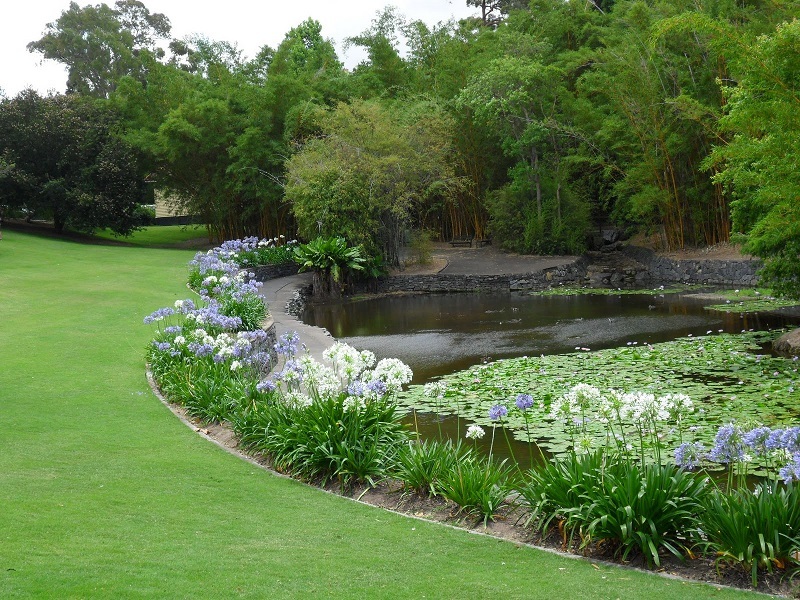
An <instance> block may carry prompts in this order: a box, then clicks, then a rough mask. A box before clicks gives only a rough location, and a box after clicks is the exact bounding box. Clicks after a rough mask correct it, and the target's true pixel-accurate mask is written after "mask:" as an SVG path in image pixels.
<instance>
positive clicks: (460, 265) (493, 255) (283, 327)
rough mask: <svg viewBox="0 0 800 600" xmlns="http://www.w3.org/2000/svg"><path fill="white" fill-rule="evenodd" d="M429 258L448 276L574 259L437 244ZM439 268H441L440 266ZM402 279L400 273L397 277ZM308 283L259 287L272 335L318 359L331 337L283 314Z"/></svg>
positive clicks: (515, 270) (301, 278)
mask: <svg viewBox="0 0 800 600" xmlns="http://www.w3.org/2000/svg"><path fill="white" fill-rule="evenodd" d="M432 255H433V258H434V262H435V264H436V265H438V269H433V270H431V271H429V272H430V273H432V274H433V273H435V272H437V270H438V272H439V273H447V274H452V275H516V274H525V273H536V272H538V271H541V270H542V269H548V268H551V267H557V266H560V265H565V264H570V263H572V262H574V261H575V260H577V258H578V257H577V256H524V255H519V254H506V253H504V252H501V251H500V250H497V249H496V248H493V247H492V246H484V247H483V248H451V247H450V245H449V244H437V245H436V246H435V247H434V250H433V253H432ZM442 265H444V266H443V267H442ZM407 272H408V274H409V275H412V274H417V273H418V270H417V269H414V268H410V269H408V271H407ZM399 276H400V277H402V273H401V274H400V275H399ZM310 283H311V274H310V273H300V274H298V275H290V276H289V277H279V278H278V279H271V280H269V281H265V282H264V283H262V284H261V295H262V296H263V297H264V299H265V300H266V301H267V306H268V307H269V312H270V315H271V316H272V319H273V321H274V323H275V333H276V334H277V335H278V337H280V336H281V335H283V334H284V333H287V332H290V331H296V332H297V333H298V334H299V336H300V341H301V342H302V343H304V344H305V346H306V348H308V351H309V352H310V353H311V355H312V356H313V357H314V358H316V359H317V360H322V352H323V351H324V350H325V349H326V348H328V347H329V346H330V345H331V344H333V342H334V341H335V340H334V338H333V337H332V336H331V334H330V333H329V332H328V331H327V330H326V329H323V328H322V327H314V326H312V325H306V324H305V323H303V322H302V321H299V320H298V319H296V318H295V317H293V316H292V315H290V314H288V313H287V312H286V305H287V303H288V302H289V301H290V300H291V299H292V298H293V297H294V295H295V293H296V292H297V291H298V290H300V289H301V288H303V287H305V286H307V285H309V284H310Z"/></svg>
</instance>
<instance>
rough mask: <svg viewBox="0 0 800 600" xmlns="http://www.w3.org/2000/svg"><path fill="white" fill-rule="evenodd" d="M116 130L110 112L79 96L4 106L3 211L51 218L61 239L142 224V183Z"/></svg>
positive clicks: (29, 97)
mask: <svg viewBox="0 0 800 600" xmlns="http://www.w3.org/2000/svg"><path fill="white" fill-rule="evenodd" d="M118 124H119V116H118V115H117V114H115V113H114V111H113V110H111V108H110V107H109V106H106V105H102V104H98V103H96V102H94V101H93V100H91V99H87V98H82V97H80V96H52V97H47V98H42V97H41V96H39V95H38V94H36V93H35V92H33V91H30V90H29V91H26V92H23V93H22V94H20V95H19V96H17V97H16V98H14V99H11V100H1V101H0V140H1V141H0V157H2V160H3V163H0V166H1V165H2V164H5V168H3V169H0V204H2V205H5V206H7V207H8V208H9V209H11V210H12V211H19V210H24V211H25V212H26V214H28V215H29V216H34V217H36V218H43V219H45V218H46V219H52V221H53V223H54V225H55V229H56V231H59V232H60V231H62V230H63V229H64V228H65V227H69V228H70V229H73V230H75V231H83V232H91V231H93V230H94V229H96V228H100V227H108V228H110V229H111V230H112V231H114V232H116V233H118V234H123V235H124V234H127V233H130V232H131V231H132V230H133V229H135V228H136V227H137V226H139V225H142V224H143V223H142V217H141V213H140V211H139V206H140V204H141V203H142V201H143V192H144V182H143V180H142V177H141V176H140V173H139V171H138V169H137V155H136V153H135V151H134V150H133V148H132V147H131V146H130V145H129V144H127V143H126V142H125V141H124V140H122V139H121V138H120V137H119V136H118V135H117V127H118Z"/></svg>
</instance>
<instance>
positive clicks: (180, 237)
mask: <svg viewBox="0 0 800 600" xmlns="http://www.w3.org/2000/svg"><path fill="white" fill-rule="evenodd" d="M94 237H97V238H100V239H103V240H111V241H115V242H124V243H126V244H131V245H133V246H143V247H149V248H168V247H173V246H179V245H180V244H185V243H187V242H196V243H197V244H203V245H210V244H209V241H208V232H207V231H206V228H205V227H202V226H199V225H153V226H150V227H144V228H143V229H139V230H138V231H134V232H133V233H132V234H131V235H130V236H128V237H119V236H115V235H114V234H113V233H111V231H110V230H107V229H103V230H100V231H96V232H95V234H94Z"/></svg>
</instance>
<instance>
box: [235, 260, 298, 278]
mask: <svg viewBox="0 0 800 600" xmlns="http://www.w3.org/2000/svg"><path fill="white" fill-rule="evenodd" d="M299 268H300V266H299V265H298V264H297V263H285V264H282V265H260V266H258V267H248V269H247V270H248V271H250V272H252V273H255V276H256V281H269V280H270V279H277V278H278V277H288V276H289V275H297V270H298V269H299Z"/></svg>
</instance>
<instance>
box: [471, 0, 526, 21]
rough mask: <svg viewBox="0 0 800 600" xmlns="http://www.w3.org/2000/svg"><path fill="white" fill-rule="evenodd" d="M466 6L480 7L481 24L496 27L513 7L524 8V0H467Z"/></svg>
mask: <svg viewBox="0 0 800 600" xmlns="http://www.w3.org/2000/svg"><path fill="white" fill-rule="evenodd" d="M467 6H474V7H475V8H480V9H481V17H480V19H481V24H482V25H484V26H485V27H497V26H498V25H499V24H500V22H501V21H502V20H503V17H504V16H505V15H507V14H508V13H509V12H510V11H512V10H515V9H526V8H528V3H527V2H526V0H467Z"/></svg>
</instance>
